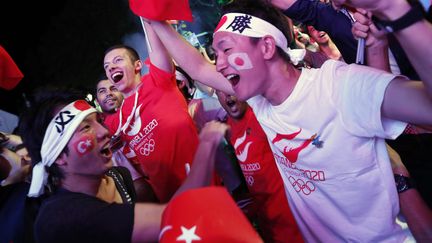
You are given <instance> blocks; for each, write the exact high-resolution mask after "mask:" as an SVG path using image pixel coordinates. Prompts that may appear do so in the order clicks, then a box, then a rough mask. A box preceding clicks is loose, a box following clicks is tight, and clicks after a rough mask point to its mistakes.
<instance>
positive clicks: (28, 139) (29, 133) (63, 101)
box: [19, 86, 86, 188]
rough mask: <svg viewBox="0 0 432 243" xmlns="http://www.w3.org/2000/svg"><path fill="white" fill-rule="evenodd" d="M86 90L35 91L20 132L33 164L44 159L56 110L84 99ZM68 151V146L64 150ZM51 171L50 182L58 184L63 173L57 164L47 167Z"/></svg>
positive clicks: (63, 88) (22, 117) (50, 87)
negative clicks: (44, 145)
mask: <svg viewBox="0 0 432 243" xmlns="http://www.w3.org/2000/svg"><path fill="white" fill-rule="evenodd" d="M85 98H86V92H85V91H84V90H81V89H78V88H70V87H56V86H44V87H41V88H39V89H37V90H35V92H34V93H33V96H32V100H33V102H32V103H31V105H30V107H29V108H28V109H27V110H26V111H25V112H23V113H22V114H21V115H20V122H19V133H20V134H21V137H22V139H23V143H24V145H25V147H26V148H27V151H28V153H29V155H30V157H31V160H32V163H33V165H35V164H36V163H38V162H40V161H41V160H42V157H41V154H40V152H41V148H42V142H43V139H44V136H45V131H46V129H47V128H48V125H49V123H50V122H51V120H52V119H53V118H54V116H55V115H56V112H57V111H58V110H59V109H61V108H63V107H64V106H66V105H68V104H69V103H71V102H73V101H75V100H79V99H81V100H84V99H85ZM63 152H64V153H68V150H67V148H65V149H64V150H63ZM46 169H47V170H48V172H49V182H50V184H51V185H52V186H54V188H55V186H56V184H57V183H56V182H57V181H58V180H60V179H61V178H63V173H62V172H61V170H60V169H59V168H58V167H57V165H56V164H52V165H51V166H50V167H48V168H46Z"/></svg>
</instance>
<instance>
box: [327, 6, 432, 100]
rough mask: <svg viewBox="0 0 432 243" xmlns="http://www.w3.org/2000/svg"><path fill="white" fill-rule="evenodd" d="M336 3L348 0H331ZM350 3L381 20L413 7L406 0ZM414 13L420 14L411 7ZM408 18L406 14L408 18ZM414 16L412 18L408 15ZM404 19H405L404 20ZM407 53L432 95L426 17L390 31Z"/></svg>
mask: <svg viewBox="0 0 432 243" xmlns="http://www.w3.org/2000/svg"><path fill="white" fill-rule="evenodd" d="M333 2H334V3H336V4H337V5H338V6H341V5H342V4H345V3H347V1H345V0H333ZM349 4H350V5H351V6H353V7H358V8H364V9H367V10H370V11H372V13H373V15H375V16H376V17H377V18H378V19H381V20H382V21H395V20H398V19H400V18H401V17H402V16H404V15H405V14H407V13H408V12H409V11H411V10H413V9H414V10H415V8H413V7H412V6H411V5H410V4H409V3H408V2H407V1H406V0H351V1H349ZM413 16H422V15H421V13H416V12H415V11H413ZM408 19H409V18H408ZM411 19H413V18H411ZM403 22H407V21H405V20H404V21H403ZM393 35H394V36H395V37H396V38H397V39H398V41H399V43H400V44H401V46H402V48H403V49H404V51H405V53H406V54H407V56H408V59H409V60H410V62H411V64H412V65H413V67H414V68H415V70H416V71H417V73H418V74H419V76H420V79H421V80H423V82H424V84H425V87H426V89H427V91H428V93H429V94H430V95H431V96H432V75H430V70H431V69H432V58H430V57H431V56H432V48H430V40H432V24H431V23H429V22H428V21H427V20H426V19H425V18H422V19H421V20H419V21H416V22H415V23H413V24H410V25H409V26H407V27H405V28H402V29H401V30H399V31H396V32H394V33H393Z"/></svg>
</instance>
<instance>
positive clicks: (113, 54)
mask: <svg viewBox="0 0 432 243" xmlns="http://www.w3.org/2000/svg"><path fill="white" fill-rule="evenodd" d="M127 56H128V52H127V50H126V49H124V48H116V49H112V50H111V51H109V52H108V53H107V54H106V55H105V61H106V60H110V59H111V60H112V59H115V58H118V57H127Z"/></svg>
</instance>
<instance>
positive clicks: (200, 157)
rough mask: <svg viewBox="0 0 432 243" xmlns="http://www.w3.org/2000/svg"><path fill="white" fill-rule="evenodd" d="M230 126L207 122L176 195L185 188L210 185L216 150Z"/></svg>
mask: <svg viewBox="0 0 432 243" xmlns="http://www.w3.org/2000/svg"><path fill="white" fill-rule="evenodd" d="M228 129H229V127H228V125H226V124H225V123H221V122H217V121H211V122H208V123H206V125H205V126H204V127H203V129H202V130H201V132H200V135H199V140H200V142H199V145H198V148H197V151H196V153H195V157H194V161H193V163H192V168H191V170H190V173H189V175H188V177H187V178H186V180H185V181H184V183H183V184H182V186H181V187H180V188H179V189H178V190H177V191H176V193H175V194H174V197H175V196H177V195H179V194H180V193H182V192H183V191H185V190H188V189H193V188H199V187H203V186H208V185H210V181H211V179H212V178H213V172H214V168H215V160H216V151H217V149H218V146H219V144H220V143H221V141H222V139H223V138H224V136H225V134H226V132H227V131H228Z"/></svg>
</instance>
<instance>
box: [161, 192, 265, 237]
mask: <svg viewBox="0 0 432 243" xmlns="http://www.w3.org/2000/svg"><path fill="white" fill-rule="evenodd" d="M159 242H161V243H168V242H192V243H193V242H196V243H199V242H217V243H219V242H230V243H240V242H242V243H243V242H248V243H255V242H256V243H262V242H263V240H262V239H261V238H260V237H259V235H258V233H257V232H256V231H255V229H254V228H253V227H252V225H251V224H250V222H249V221H248V219H247V218H246V216H245V215H244V214H243V212H242V211H241V210H240V209H239V208H238V207H237V204H236V203H235V202H234V200H233V199H232V197H231V196H230V195H229V194H228V192H227V190H226V188H225V187H216V186H212V187H205V188H200V189H194V190H188V191H185V192H183V193H182V194H180V195H179V196H177V197H175V198H174V199H173V200H171V201H170V202H169V203H168V205H167V207H166V209H165V211H164V212H163V215H162V224H161V232H160V235H159Z"/></svg>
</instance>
